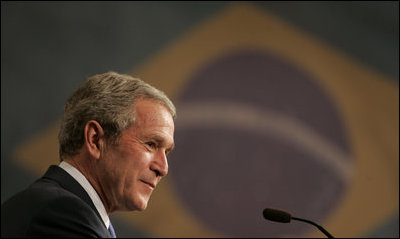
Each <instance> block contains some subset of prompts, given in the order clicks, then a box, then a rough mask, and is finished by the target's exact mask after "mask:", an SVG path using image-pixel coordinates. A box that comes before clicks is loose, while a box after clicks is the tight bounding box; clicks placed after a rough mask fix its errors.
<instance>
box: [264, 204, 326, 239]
mask: <svg viewBox="0 0 400 239" xmlns="http://www.w3.org/2000/svg"><path fill="white" fill-rule="evenodd" d="M263 215H264V218H265V219H267V220H270V221H274V222H282V223H288V222H290V220H291V219H293V220H297V221H302V222H307V223H310V224H312V225H314V226H316V227H317V228H318V229H319V230H320V231H321V232H323V233H324V234H325V235H326V236H327V237H328V238H334V237H333V236H332V235H331V234H330V233H329V232H328V231H327V230H325V229H324V228H323V227H321V226H320V225H318V224H317V223H315V222H313V221H310V220H306V219H302V218H298V217H292V215H290V213H288V212H285V211H281V210H277V209H271V208H266V209H264V211H263Z"/></svg>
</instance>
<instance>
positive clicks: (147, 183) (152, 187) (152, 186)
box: [140, 180, 156, 189]
mask: <svg viewBox="0 0 400 239" xmlns="http://www.w3.org/2000/svg"><path fill="white" fill-rule="evenodd" d="M140 181H141V182H142V183H144V184H146V185H148V186H149V187H150V188H151V189H154V188H155V187H156V185H154V184H153V183H151V182H147V181H144V180H140Z"/></svg>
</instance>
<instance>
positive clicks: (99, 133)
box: [84, 120, 104, 159]
mask: <svg viewBox="0 0 400 239" xmlns="http://www.w3.org/2000/svg"><path fill="white" fill-rule="evenodd" d="M84 134H85V148H86V150H87V152H88V153H89V154H90V155H91V156H92V157H93V158H95V159H99V158H100V155H101V150H102V148H103V147H104V130H103V128H102V127H101V125H100V124H99V123H98V122H97V121H95V120H91V121H88V122H87V123H86V125H85V130H84Z"/></svg>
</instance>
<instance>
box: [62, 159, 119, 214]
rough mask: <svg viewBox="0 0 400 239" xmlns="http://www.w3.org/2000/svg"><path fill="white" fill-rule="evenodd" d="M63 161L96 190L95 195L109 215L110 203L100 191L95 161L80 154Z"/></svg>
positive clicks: (102, 191)
mask: <svg viewBox="0 0 400 239" xmlns="http://www.w3.org/2000/svg"><path fill="white" fill-rule="evenodd" d="M63 161H65V162H67V163H69V164H70V165H72V166H73V167H75V168H76V169H77V170H78V171H79V172H81V173H82V174H83V176H85V178H86V179H87V180H88V181H89V183H90V184H91V185H92V187H93V188H94V190H96V192H97V194H98V195H99V197H100V199H101V201H102V203H103V205H104V208H105V209H106V212H107V214H108V215H109V214H110V213H111V212H112V210H111V206H110V205H111V203H110V201H109V200H107V197H106V193H104V190H102V189H103V188H102V186H101V184H100V182H101V180H100V179H99V175H98V174H97V173H96V172H97V170H96V168H97V165H96V164H95V163H94V162H96V160H95V159H89V158H88V157H82V155H81V154H78V155H76V156H73V157H70V158H64V159H63Z"/></svg>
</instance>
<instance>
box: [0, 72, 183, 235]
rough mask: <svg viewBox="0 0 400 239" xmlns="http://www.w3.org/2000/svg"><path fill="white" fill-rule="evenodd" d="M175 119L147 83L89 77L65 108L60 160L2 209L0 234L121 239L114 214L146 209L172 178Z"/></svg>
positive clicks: (119, 77) (165, 101) (121, 77)
mask: <svg viewBox="0 0 400 239" xmlns="http://www.w3.org/2000/svg"><path fill="white" fill-rule="evenodd" d="M175 114H176V113H175V106H174V105H173V104H172V102H171V101H170V100H169V99H168V98H167V96H166V95H165V94H164V93H163V92H161V91H159V90H157V89H155V88H154V87H152V86H150V85H149V84H147V83H145V82H143V81H141V80H140V79H136V78H133V77H131V76H128V75H121V74H117V73H115V72H108V73H105V74H100V75H95V76H92V77H90V78H89V79H88V80H87V81H86V82H85V83H84V84H83V85H82V86H81V87H80V88H78V89H77V90H76V91H75V93H74V94H73V95H72V96H71V97H70V98H69V99H68V101H67V103H66V104H65V107H64V115H63V118H62V122H61V129H60V133H59V144H60V161H61V163H60V164H59V165H58V166H56V165H52V166H50V167H49V169H48V170H47V172H46V173H45V174H44V176H43V177H42V178H40V179H38V180H37V181H36V182H34V183H33V184H32V185H30V186H29V187H28V188H27V189H26V190H24V191H22V192H20V193H18V194H16V195H15V196H13V197H12V198H10V199H9V200H7V201H6V202H5V203H4V204H3V205H2V206H1V236H2V237H115V234H114V232H113V228H112V225H111V224H110V220H109V216H108V215H109V214H110V213H112V212H114V211H132V210H138V211H142V210H145V209H146V207H147V203H148V201H149V198H150V195H151V193H152V192H153V190H154V189H155V187H156V186H157V184H158V183H159V182H160V180H161V178H162V177H164V176H165V175H167V173H168V162H167V155H168V153H169V152H170V151H171V150H172V149H173V147H174V138H173V135H174V121H173V120H174V118H175Z"/></svg>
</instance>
